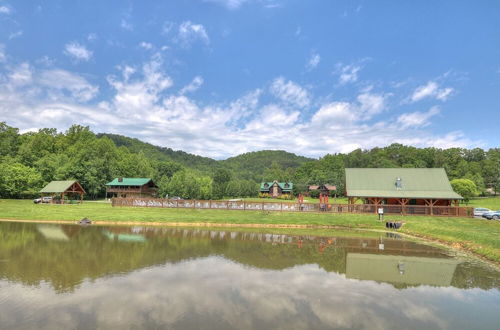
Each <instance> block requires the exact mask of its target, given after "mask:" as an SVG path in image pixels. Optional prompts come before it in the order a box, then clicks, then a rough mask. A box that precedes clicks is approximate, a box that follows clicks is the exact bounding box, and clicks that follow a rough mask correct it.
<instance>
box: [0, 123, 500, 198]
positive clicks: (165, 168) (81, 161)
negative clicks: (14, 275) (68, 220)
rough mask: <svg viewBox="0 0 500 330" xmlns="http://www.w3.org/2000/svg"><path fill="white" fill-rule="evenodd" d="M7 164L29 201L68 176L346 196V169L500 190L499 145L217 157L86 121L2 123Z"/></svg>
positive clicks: (14, 186)
mask: <svg viewBox="0 0 500 330" xmlns="http://www.w3.org/2000/svg"><path fill="white" fill-rule="evenodd" d="M0 165H1V166H0V197H1V198H29V197H32V196H34V195H37V192H38V191H39V190H40V189H41V188H42V187H43V186H44V185H45V184H47V183H48V182H50V181H52V180H69V179H74V180H78V181H79V182H80V183H81V184H82V185H83V187H84V188H85V190H86V191H87V194H88V195H87V198H102V197H104V195H105V183H106V182H108V181H111V180H112V179H113V178H115V177H149V178H153V180H154V181H155V182H156V184H157V185H158V186H159V195H160V196H161V197H165V196H166V195H168V196H180V197H183V198H196V199H219V198H224V197H255V196H257V195H258V192H259V191H258V189H259V183H260V182H261V181H273V180H278V181H291V182H293V183H294V193H295V194H298V193H304V192H306V191H307V186H308V185H310V184H334V185H336V186H337V191H338V194H339V195H342V194H343V192H344V168H346V167H423V168H425V167H444V168H445V170H446V172H447V174H448V177H449V178H450V180H455V179H458V180H462V181H458V183H457V182H456V181H455V184H454V187H457V188H456V189H462V190H464V191H469V192H470V195H471V197H472V196H475V195H485V194H487V193H488V191H492V192H496V191H500V148H493V149H489V150H487V151H486V150H483V149H480V148H475V149H471V150H468V149H462V148H450V149H437V148H415V147H410V146H403V145H400V144H392V145H390V146H388V147H385V148H373V149H371V150H361V149H358V150H354V151H352V152H350V153H348V154H340V153H339V154H328V155H326V156H324V157H322V158H320V159H317V160H315V159H311V158H306V157H302V156H297V155H295V154H292V153H288V152H285V151H271V150H264V151H259V152H252V153H246V154H243V155H240V156H236V157H232V158H229V159H227V160H221V161H217V160H213V159H210V158H206V157H200V156H195V155H191V154H188V153H186V152H183V151H173V150H172V149H169V148H161V147H156V146H153V145H151V144H147V143H144V142H141V141H139V140H137V139H131V138H127V137H123V136H119V135H108V134H99V135H96V134H94V133H93V132H92V131H90V129H89V128H88V127H84V126H79V125H74V126H72V127H70V128H69V129H68V130H67V131H66V132H58V131H57V130H56V129H53V128H44V129H40V130H38V131H37V132H27V133H23V134H21V133H20V132H19V129H17V128H14V127H10V126H8V125H7V124H6V123H4V122H0ZM463 180H466V181H463ZM467 181H469V182H467ZM452 182H453V181H452ZM470 182H471V183H472V184H473V185H472V186H471V185H470Z"/></svg>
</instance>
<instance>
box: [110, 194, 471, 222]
mask: <svg viewBox="0 0 500 330" xmlns="http://www.w3.org/2000/svg"><path fill="white" fill-rule="evenodd" d="M112 205H113V206H132V207H160V208H180V209H215V210H242V211H278V212H326V213H363V214H367V213H373V214H377V213H378V209H379V208H383V209H384V215H427V216H447V217H471V216H473V212H472V211H473V209H472V208H471V207H458V206H425V205H405V206H403V205H374V204H321V203H289V202H267V201H263V202H248V201H220V200H217V201H212V200H172V199H160V198H141V197H128V198H119V197H118V198H113V199H112Z"/></svg>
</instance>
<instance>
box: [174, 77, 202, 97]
mask: <svg viewBox="0 0 500 330" xmlns="http://www.w3.org/2000/svg"><path fill="white" fill-rule="evenodd" d="M201 85H203V78H202V77H200V76H196V77H194V78H193V80H192V81H191V82H190V83H189V84H188V85H186V86H184V87H183V88H182V89H181V90H180V92H179V94H181V95H183V94H186V93H192V92H195V91H196V90H198V88H200V87H201Z"/></svg>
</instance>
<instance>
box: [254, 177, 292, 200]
mask: <svg viewBox="0 0 500 330" xmlns="http://www.w3.org/2000/svg"><path fill="white" fill-rule="evenodd" d="M260 193H261V196H262V195H266V194H269V197H272V198H277V197H280V196H281V195H290V196H291V195H292V193H293V183H291V182H278V181H276V180H274V181H273V182H262V183H261V184H260Z"/></svg>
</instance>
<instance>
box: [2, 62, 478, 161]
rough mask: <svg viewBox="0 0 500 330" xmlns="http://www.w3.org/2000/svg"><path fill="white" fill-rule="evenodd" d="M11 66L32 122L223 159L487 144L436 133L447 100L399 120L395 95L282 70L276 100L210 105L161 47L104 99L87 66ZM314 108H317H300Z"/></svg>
mask: <svg viewBox="0 0 500 330" xmlns="http://www.w3.org/2000/svg"><path fill="white" fill-rule="evenodd" d="M8 60H9V59H7V61H8ZM6 67H7V68H9V70H8V72H7V74H6V75H5V77H0V117H1V118H2V119H3V120H5V121H7V123H8V124H9V125H13V126H16V127H19V128H20V129H22V130H26V129H32V128H39V127H40V128H41V127H55V128H58V129H60V130H64V129H67V127H68V126H70V125H72V124H74V123H79V124H82V125H90V126H91V128H92V129H93V130H96V131H100V132H110V133H118V134H124V135H127V136H132V137H137V138H139V139H142V140H144V141H148V142H151V143H154V144H157V145H161V146H168V147H171V148H174V149H181V150H185V151H187V152H191V153H196V154H200V155H204V156H210V157H216V158H225V157H229V156H233V155H236V154H240V153H243V152H249V151H255V150H262V149H285V150H289V151H292V152H295V153H298V154H301V155H307V156H313V157H318V156H322V155H324V154H326V153H332V152H349V151H351V150H353V149H355V148H372V147H376V146H379V147H380V146H385V145H388V144H391V143H394V142H398V143H402V144H408V145H414V146H419V147H427V146H439V147H451V146H459V147H471V146H477V145H478V142H476V141H471V140H469V139H467V138H466V137H464V136H463V134H461V133H460V132H451V133H450V132H446V131H445V132H443V133H439V134H433V133H430V132H428V131H426V130H425V127H426V126H427V125H428V123H429V120H430V118H432V117H433V116H435V115H436V114H438V113H439V109H437V108H431V109H430V110H429V111H427V112H413V113H407V114H401V115H400V116H399V117H395V118H394V117H392V116H388V115H386V112H387V110H388V105H387V99H388V98H389V97H390V95H389V94H383V93H376V92H374V91H373V89H371V90H365V91H363V92H361V93H360V94H359V95H356V96H355V97H353V98H352V99H350V100H349V99H347V100H346V99H344V100H329V101H328V102H324V101H320V100H313V99H312V95H310V94H309V92H308V91H307V90H306V89H305V88H303V87H301V86H300V85H298V84H297V83H295V82H293V81H289V80H286V79H285V78H283V77H278V78H276V79H275V80H273V81H272V83H271V84H270V86H269V92H270V93H271V94H272V95H273V96H275V99H273V100H271V101H270V100H269V97H268V96H269V95H267V93H266V92H265V90H263V89H261V88H257V89H254V90H251V91H248V92H247V93H245V94H243V95H242V96H241V97H239V98H236V99H233V100H229V101H227V102H222V103H215V102H207V103H202V102H198V101H197V100H196V99H194V98H191V97H190V95H189V94H188V93H190V92H193V91H195V90H196V89H197V88H199V87H200V86H201V85H202V84H203V79H202V78H201V77H194V78H193V80H192V81H191V82H190V83H189V84H188V85H186V86H183V87H182V88H180V89H179V90H173V89H172V88H171V86H173V81H172V78H171V77H170V76H169V75H168V74H167V73H166V72H165V70H164V64H163V62H162V57H161V55H159V54H153V56H152V57H151V59H150V60H149V61H147V62H146V63H144V64H143V65H137V66H129V65H122V66H120V67H118V71H117V72H116V73H115V74H114V75H109V76H108V79H107V81H108V83H109V86H110V87H111V95H110V96H104V97H105V99H102V100H99V102H98V103H97V101H96V98H97V96H98V93H99V87H98V86H96V85H94V84H92V83H90V82H89V81H88V80H87V79H86V78H85V77H84V76H82V75H80V74H77V73H74V72H69V71H65V70H62V69H59V68H54V67H51V69H37V68H36V67H34V66H32V65H31V64H30V63H27V62H26V63H21V64H18V65H10V64H9V63H8V65H7V66H6ZM103 88H104V87H103ZM263 96H265V97H263ZM96 103H97V104H96ZM305 107H307V111H303V112H302V113H301V112H300V111H298V109H301V108H305ZM382 114H383V115H382ZM263 132H265V134H263Z"/></svg>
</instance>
